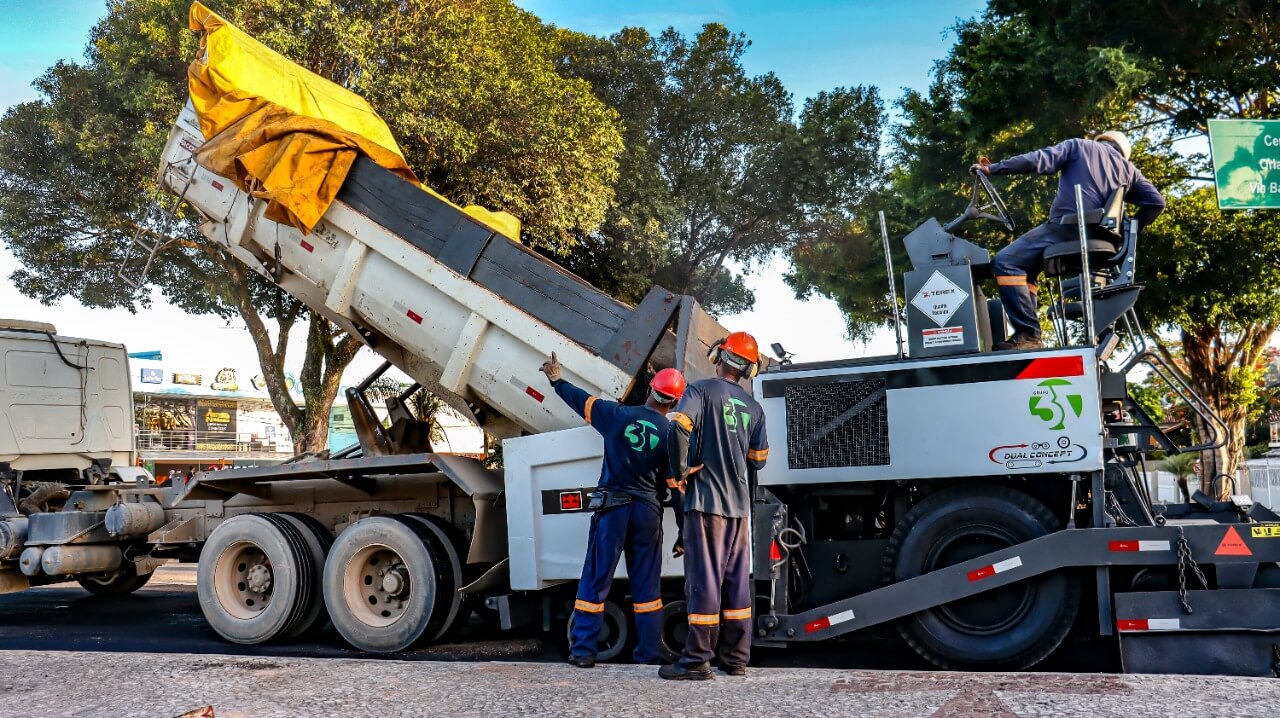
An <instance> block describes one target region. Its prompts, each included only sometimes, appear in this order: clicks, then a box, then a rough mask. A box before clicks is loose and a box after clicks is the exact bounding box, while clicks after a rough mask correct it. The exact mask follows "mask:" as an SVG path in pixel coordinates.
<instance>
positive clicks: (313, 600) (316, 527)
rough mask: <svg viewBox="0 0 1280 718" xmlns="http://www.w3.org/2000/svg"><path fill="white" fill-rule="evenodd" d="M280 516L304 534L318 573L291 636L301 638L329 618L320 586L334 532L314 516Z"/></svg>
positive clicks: (288, 514) (286, 514)
mask: <svg viewBox="0 0 1280 718" xmlns="http://www.w3.org/2000/svg"><path fill="white" fill-rule="evenodd" d="M276 515H277V516H281V517H283V518H284V519H285V520H286V521H289V522H290V523H292V524H293V525H294V527H295V528H297V529H298V532H299V533H301V534H302V537H303V539H304V540H305V541H306V544H307V554H308V555H309V556H310V558H311V570H312V571H314V572H315V576H316V581H315V582H314V583H313V584H312V591H311V594H310V595H309V596H307V597H305V600H306V602H307V608H306V612H305V613H304V614H303V616H302V618H301V619H300V620H299V621H298V625H297V626H295V627H294V628H293V629H292V630H290V631H289V634H288V636H287V637H288V638H301V637H302V636H306V635H308V634H311V633H313V632H314V631H316V630H317V629H319V628H320V627H322V626H323V625H324V624H325V623H326V622H327V621H328V620H329V614H328V613H325V610H324V591H323V590H322V589H321V587H320V578H321V577H323V576H324V559H325V557H326V556H328V555H329V547H330V546H332V545H333V534H331V533H329V531H328V529H326V528H325V527H324V525H323V524H321V523H320V522H319V521H317V520H316V519H315V518H314V517H312V516H308V515H306V514H299V513H293V512H288V513H281V514H276Z"/></svg>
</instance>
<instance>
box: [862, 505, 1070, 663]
mask: <svg viewBox="0 0 1280 718" xmlns="http://www.w3.org/2000/svg"><path fill="white" fill-rule="evenodd" d="M1058 528H1059V524H1058V521H1057V519H1055V518H1054V516H1053V514H1051V513H1050V512H1049V510H1048V509H1047V508H1045V506H1044V505H1043V504H1041V503H1040V502H1039V501H1037V500H1035V499H1034V498H1032V497H1030V496H1028V495H1027V494H1025V493H1023V492H1021V491H1016V490H1014V489H1010V488H1008V487H1004V486H958V487H954V488H950V489H944V490H942V491H939V492H937V493H935V494H933V495H931V496H928V497H927V498H925V499H924V500H923V501H921V502H920V503H918V504H916V505H915V506H914V507H913V508H912V509H911V510H910V511H908V512H907V514H906V516H904V517H903V518H902V520H901V521H900V522H899V523H898V525H897V527H896V528H895V529H894V532H893V537H892V538H891V539H890V541H889V545H888V547H887V548H886V550H885V556H884V568H885V579H886V581H887V582H890V583H893V582H898V581H904V580H906V579H909V578H913V577H915V576H919V575H921V574H924V573H928V572H930V571H934V570H937V569H941V568H946V567H947V566H952V565H954V564H957V563H960V562H962V561H967V560H969V559H972V558H977V557H978V556H982V555H984V554H988V553H991V552H992V551H998V550H1001V549H1004V548H1008V547H1010V546H1013V545H1015V544H1019V543H1023V542H1025V541H1030V540H1031V539H1034V538H1037V537H1040V536H1044V535H1046V534H1048V533H1050V532H1052V531H1056V530H1057V529H1058ZM1079 605H1080V582H1079V579H1078V578H1077V577H1076V576H1074V575H1070V574H1067V573H1063V572H1058V573H1053V574H1049V575H1046V576H1042V577H1039V578H1034V579H1030V580H1027V581H1020V582H1018V583H1014V584H1010V585H1008V586H1005V587H1004V588H998V589H994V590H991V591H987V592H985V593H980V594H978V595H976V596H972V597H970V598H965V599H961V600H959V601H952V602H951V603H947V604H943V605H941V606H938V607H936V608H932V609H929V610H927V611H921V612H920V613H917V614H915V615H913V616H911V617H909V618H907V619H905V620H903V621H902V622H901V623H900V624H899V625H898V630H899V632H900V633H901V634H902V636H903V638H905V639H906V641H907V643H908V644H910V645H911V647H912V648H913V649H915V651H916V652H917V653H919V654H920V655H921V656H923V657H924V658H925V659H926V660H928V661H929V662H931V663H933V664H934V665H936V666H938V667H940V668H945V669H979V670H1021V669H1023V668H1027V667H1029V666H1033V665H1035V664H1036V663H1039V662H1040V661H1041V660H1043V659H1044V658H1045V657H1046V656H1048V655H1049V654H1050V653H1052V652H1053V651H1054V649H1056V648H1057V647H1058V645H1059V644H1061V643H1062V639H1063V638H1065V637H1066V635H1067V632H1068V631H1069V630H1070V629H1071V624H1072V623H1073V622H1074V621H1075V617H1076V611H1077V609H1078V608H1079Z"/></svg>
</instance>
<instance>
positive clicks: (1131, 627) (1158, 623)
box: [1116, 618, 1182, 631]
mask: <svg viewBox="0 0 1280 718" xmlns="http://www.w3.org/2000/svg"><path fill="white" fill-rule="evenodd" d="M1116 628H1118V629H1120V630H1121V631H1177V630H1179V629H1181V628H1182V621H1181V620H1180V619H1177V618H1121V619H1120V620H1118V621H1116Z"/></svg>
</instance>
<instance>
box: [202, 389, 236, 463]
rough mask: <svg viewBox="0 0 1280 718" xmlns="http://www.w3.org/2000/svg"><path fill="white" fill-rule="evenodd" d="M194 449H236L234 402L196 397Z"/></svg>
mask: <svg viewBox="0 0 1280 718" xmlns="http://www.w3.org/2000/svg"><path fill="white" fill-rule="evenodd" d="M196 450H197V451H235V450H236V403H235V402H234V401H227V400H225V399H196Z"/></svg>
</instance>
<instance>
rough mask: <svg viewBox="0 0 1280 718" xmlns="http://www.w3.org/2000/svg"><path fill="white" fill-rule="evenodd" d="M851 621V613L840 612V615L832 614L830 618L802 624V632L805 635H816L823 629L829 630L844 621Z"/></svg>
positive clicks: (825, 617)
mask: <svg viewBox="0 0 1280 718" xmlns="http://www.w3.org/2000/svg"><path fill="white" fill-rule="evenodd" d="M852 620H853V611H841V612H840V613H833V614H831V615H830V616H824V617H822V618H819V619H818V620H816V621H810V622H809V623H806V624H804V631H805V633H816V632H818V631H821V630H822V629H824V628H831V627H832V626H836V625H839V624H841V623H844V622H845V621H852Z"/></svg>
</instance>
